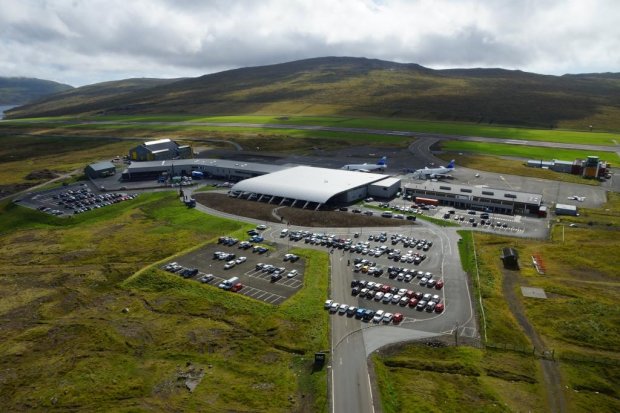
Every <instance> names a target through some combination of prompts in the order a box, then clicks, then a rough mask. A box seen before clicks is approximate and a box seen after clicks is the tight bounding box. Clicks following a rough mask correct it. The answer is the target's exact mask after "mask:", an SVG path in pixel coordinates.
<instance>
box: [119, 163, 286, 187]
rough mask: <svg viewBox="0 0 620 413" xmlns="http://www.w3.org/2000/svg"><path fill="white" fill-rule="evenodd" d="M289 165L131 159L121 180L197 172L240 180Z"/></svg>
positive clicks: (140, 179)
mask: <svg viewBox="0 0 620 413" xmlns="http://www.w3.org/2000/svg"><path fill="white" fill-rule="evenodd" d="M285 168H288V167H287V166H282V165H269V164H263V163H253V162H240V161H229V160H224V159H177V160H163V161H150V162H132V163H131V164H130V165H129V166H128V167H127V169H125V170H124V171H123V177H122V179H123V180H124V181H142V180H149V179H153V180H155V179H157V178H158V177H160V176H162V175H168V176H191V174H192V171H200V172H202V173H203V174H204V176H205V177H207V178H218V179H224V180H228V181H235V182H236V181H240V180H242V179H247V178H252V177H255V176H259V175H265V174H268V173H271V172H276V171H279V170H281V169H285Z"/></svg>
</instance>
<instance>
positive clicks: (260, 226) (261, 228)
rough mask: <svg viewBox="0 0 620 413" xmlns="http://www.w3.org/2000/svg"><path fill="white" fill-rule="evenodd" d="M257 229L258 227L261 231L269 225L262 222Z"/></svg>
mask: <svg viewBox="0 0 620 413" xmlns="http://www.w3.org/2000/svg"><path fill="white" fill-rule="evenodd" d="M256 229H257V230H259V231H262V230H264V229H267V225H263V224H260V225H258V226H257V227H256Z"/></svg>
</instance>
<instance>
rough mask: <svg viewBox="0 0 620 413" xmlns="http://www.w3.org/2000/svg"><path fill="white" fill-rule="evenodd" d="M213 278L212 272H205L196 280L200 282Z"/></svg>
mask: <svg viewBox="0 0 620 413" xmlns="http://www.w3.org/2000/svg"><path fill="white" fill-rule="evenodd" d="M214 278H215V277H214V276H213V274H205V275H203V276H202V277H200V278H199V279H198V281H200V282H201V283H208V282H211V281H213V279H214Z"/></svg>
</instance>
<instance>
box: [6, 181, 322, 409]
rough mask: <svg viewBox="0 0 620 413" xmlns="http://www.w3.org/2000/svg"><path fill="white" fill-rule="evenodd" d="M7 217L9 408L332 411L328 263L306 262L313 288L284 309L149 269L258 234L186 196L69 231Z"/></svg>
mask: <svg viewBox="0 0 620 413" xmlns="http://www.w3.org/2000/svg"><path fill="white" fill-rule="evenodd" d="M0 210H1V211H2V213H1V214H0V245H2V248H0V259H1V261H0V274H1V275H0V303H2V304H1V305H0V320H1V321H0V325H1V327H2V331H3V340H2V343H0V353H1V354H3V357H2V358H1V359H0V368H2V370H3V371H9V370H10V371H12V372H15V374H11V375H10V376H5V379H4V380H3V383H2V388H3V391H2V392H1V394H0V404H1V405H3V406H4V407H5V409H9V410H12V411H17V410H23V409H26V410H50V409H52V408H56V409H60V410H89V411H111V410H114V411H135V410H136V409H138V410H139V409H142V408H143V407H144V406H149V409H152V410H169V409H170V408H182V409H188V410H193V411H210V410H211V411H212V410H216V411H223V410H226V409H233V410H245V411H247V410H250V411H282V412H284V411H291V410H295V409H297V408H299V407H300V406H305V407H304V408H305V409H306V410H308V411H326V410H327V402H326V400H327V395H326V383H325V379H326V376H325V371H318V372H313V371H312V366H311V364H312V361H313V353H314V351H318V350H324V349H326V348H327V346H328V340H327V337H328V333H327V328H328V316H327V314H325V312H324V311H323V310H322V302H323V300H324V299H325V297H326V296H327V285H328V274H329V272H328V259H327V254H326V253H323V252H317V251H304V250H299V251H297V253H299V254H300V255H302V256H303V257H304V258H305V259H306V271H305V287H304V288H303V289H302V290H300V291H299V292H298V293H297V294H296V295H295V296H294V297H293V298H291V299H290V300H289V301H288V302H286V303H284V304H283V305H281V306H279V307H275V306H271V305H268V304H266V303H262V302H259V301H255V300H252V299H250V298H247V297H245V296H242V295H236V294H230V293H225V292H223V291H221V290H218V289H217V288H214V287H211V286H205V285H202V284H199V283H196V282H195V281H189V280H184V279H181V278H180V277H178V276H174V275H171V274H169V273H167V272H164V271H161V270H158V269H156V268H152V267H150V265H151V264H152V263H156V262H162V261H163V260H168V259H170V257H174V256H175V255H176V254H179V253H180V252H181V251H189V250H191V249H193V248H196V247H197V246H200V245H203V244H204V243H205V242H209V241H210V240H213V239H214V238H215V237H216V236H217V235H221V234H222V233H228V234H243V232H244V231H245V230H246V229H247V228H249V227H251V226H249V225H246V224H242V223H239V222H235V221H231V220H226V219H220V218H216V217H211V216H208V215H205V214H202V213H200V212H198V211H195V210H188V209H187V208H185V207H184V206H183V205H182V204H181V203H180V202H178V200H177V198H176V196H175V192H158V193H152V194H142V195H140V196H139V197H138V198H136V199H135V200H133V201H127V202H124V203H120V204H116V205H113V206H109V207H106V208H102V209H99V210H97V211H91V212H89V213H85V214H81V215H79V216H76V217H72V218H71V219H64V220H63V219H59V218H55V217H51V216H47V215H46V214H42V213H39V212H37V211H32V210H29V209H26V208H23V207H20V206H18V205H15V204H10V203H6V202H5V203H2V204H0ZM9 245H10V246H11V248H6V246H9ZM140 270H141V271H140ZM136 272H138V273H137V275H134V276H131V275H132V274H134V273H136ZM123 308H127V309H128V310H129V311H128V312H127V313H124V312H123V311H121V310H122V309H123ZM187 362H191V363H192V364H193V365H195V366H196V367H197V368H203V369H204V371H205V377H204V379H203V380H202V382H201V384H200V385H199V386H198V387H197V389H196V391H195V392H194V393H192V394H190V393H189V392H187V390H185V389H184V388H183V386H182V382H179V380H178V379H177V372H178V371H179V370H184V369H186V363H187ZM266 366H268V368H267V367H266ZM93 388H96V389H97V391H96V392H93V391H92V389H93ZM302 393H303V394H304V395H305V397H301V394H302ZM289 395H290V396H292V397H293V399H292V401H291V400H289ZM175 406H176V407H175Z"/></svg>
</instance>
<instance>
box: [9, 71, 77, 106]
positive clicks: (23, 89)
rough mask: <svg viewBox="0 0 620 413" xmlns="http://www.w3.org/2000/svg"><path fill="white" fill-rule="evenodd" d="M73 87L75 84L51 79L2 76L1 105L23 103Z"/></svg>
mask: <svg viewBox="0 0 620 413" xmlns="http://www.w3.org/2000/svg"><path fill="white" fill-rule="evenodd" d="M71 89H73V86H69V85H65V84H62V83H57V82H52V81H51V80H42V79H34V78H29V77H1V76H0V105H23V104H26V103H28V102H32V101H35V100H37V99H39V98H41V97H43V96H48V95H52V94H54V93H58V92H64V91H66V90H71Z"/></svg>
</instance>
